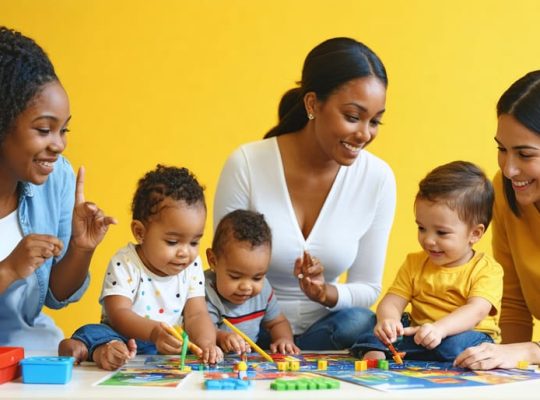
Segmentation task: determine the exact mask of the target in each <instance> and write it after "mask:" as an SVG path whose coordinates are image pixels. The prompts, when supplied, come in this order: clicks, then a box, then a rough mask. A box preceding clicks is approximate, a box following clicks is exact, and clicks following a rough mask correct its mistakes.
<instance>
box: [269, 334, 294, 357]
mask: <svg viewBox="0 0 540 400" xmlns="http://www.w3.org/2000/svg"><path fill="white" fill-rule="evenodd" d="M270 351H271V352H272V353H281V354H300V349H299V348H298V347H297V346H296V345H295V344H294V342H293V341H292V340H291V339H288V338H280V339H277V340H275V341H274V342H273V343H272V344H270Z"/></svg>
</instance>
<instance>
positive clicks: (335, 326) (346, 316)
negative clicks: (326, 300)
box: [257, 307, 373, 350]
mask: <svg viewBox="0 0 540 400" xmlns="http://www.w3.org/2000/svg"><path fill="white" fill-rule="evenodd" d="M372 317H373V312H372V311H371V310H369V309H367V308H360V307H352V308H346V309H343V310H339V311H334V312H331V313H330V314H328V315H326V316H325V317H323V318H321V319H320V320H318V321H317V322H315V323H314V324H313V325H311V326H310V327H309V328H308V330H306V331H305V332H304V333H302V334H300V335H295V336H294V342H295V344H296V345H297V346H298V347H299V348H300V349H302V350H344V349H348V348H349V347H351V346H352V345H353V344H354V343H355V342H356V341H357V339H358V337H359V336H360V335H361V334H363V333H365V332H371V331H372V330H373V326H372V324H371V321H372ZM257 343H258V344H259V346H261V347H262V348H263V349H268V348H269V347H270V334H269V333H268V331H266V330H265V329H264V328H262V326H261V331H260V333H259V340H258V341H257Z"/></svg>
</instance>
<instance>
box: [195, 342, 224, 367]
mask: <svg viewBox="0 0 540 400" xmlns="http://www.w3.org/2000/svg"><path fill="white" fill-rule="evenodd" d="M201 350H202V354H201V356H200V358H201V360H202V362H203V363H205V364H217V363H218V362H221V361H223V351H221V349H220V348H219V347H218V346H216V345H215V344H211V345H208V346H201Z"/></svg>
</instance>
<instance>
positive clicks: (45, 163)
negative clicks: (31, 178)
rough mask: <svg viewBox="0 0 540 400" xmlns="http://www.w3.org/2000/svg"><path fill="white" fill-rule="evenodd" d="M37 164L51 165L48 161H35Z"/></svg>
mask: <svg viewBox="0 0 540 400" xmlns="http://www.w3.org/2000/svg"><path fill="white" fill-rule="evenodd" d="M37 163H38V164H40V165H43V166H45V167H52V166H53V163H52V162H49V161H37Z"/></svg>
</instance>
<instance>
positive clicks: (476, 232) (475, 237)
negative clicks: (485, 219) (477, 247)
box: [469, 224, 486, 245]
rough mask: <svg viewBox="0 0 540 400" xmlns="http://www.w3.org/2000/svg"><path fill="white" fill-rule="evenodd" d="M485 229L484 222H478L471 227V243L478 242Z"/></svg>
mask: <svg viewBox="0 0 540 400" xmlns="http://www.w3.org/2000/svg"><path fill="white" fill-rule="evenodd" d="M485 231H486V227H485V226H484V224H478V225H476V226H475V227H473V229H472V231H471V237H470V240H469V242H470V243H471V245H473V244H475V243H476V242H478V241H479V240H480V238H482V236H483V235H484V232H485Z"/></svg>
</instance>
